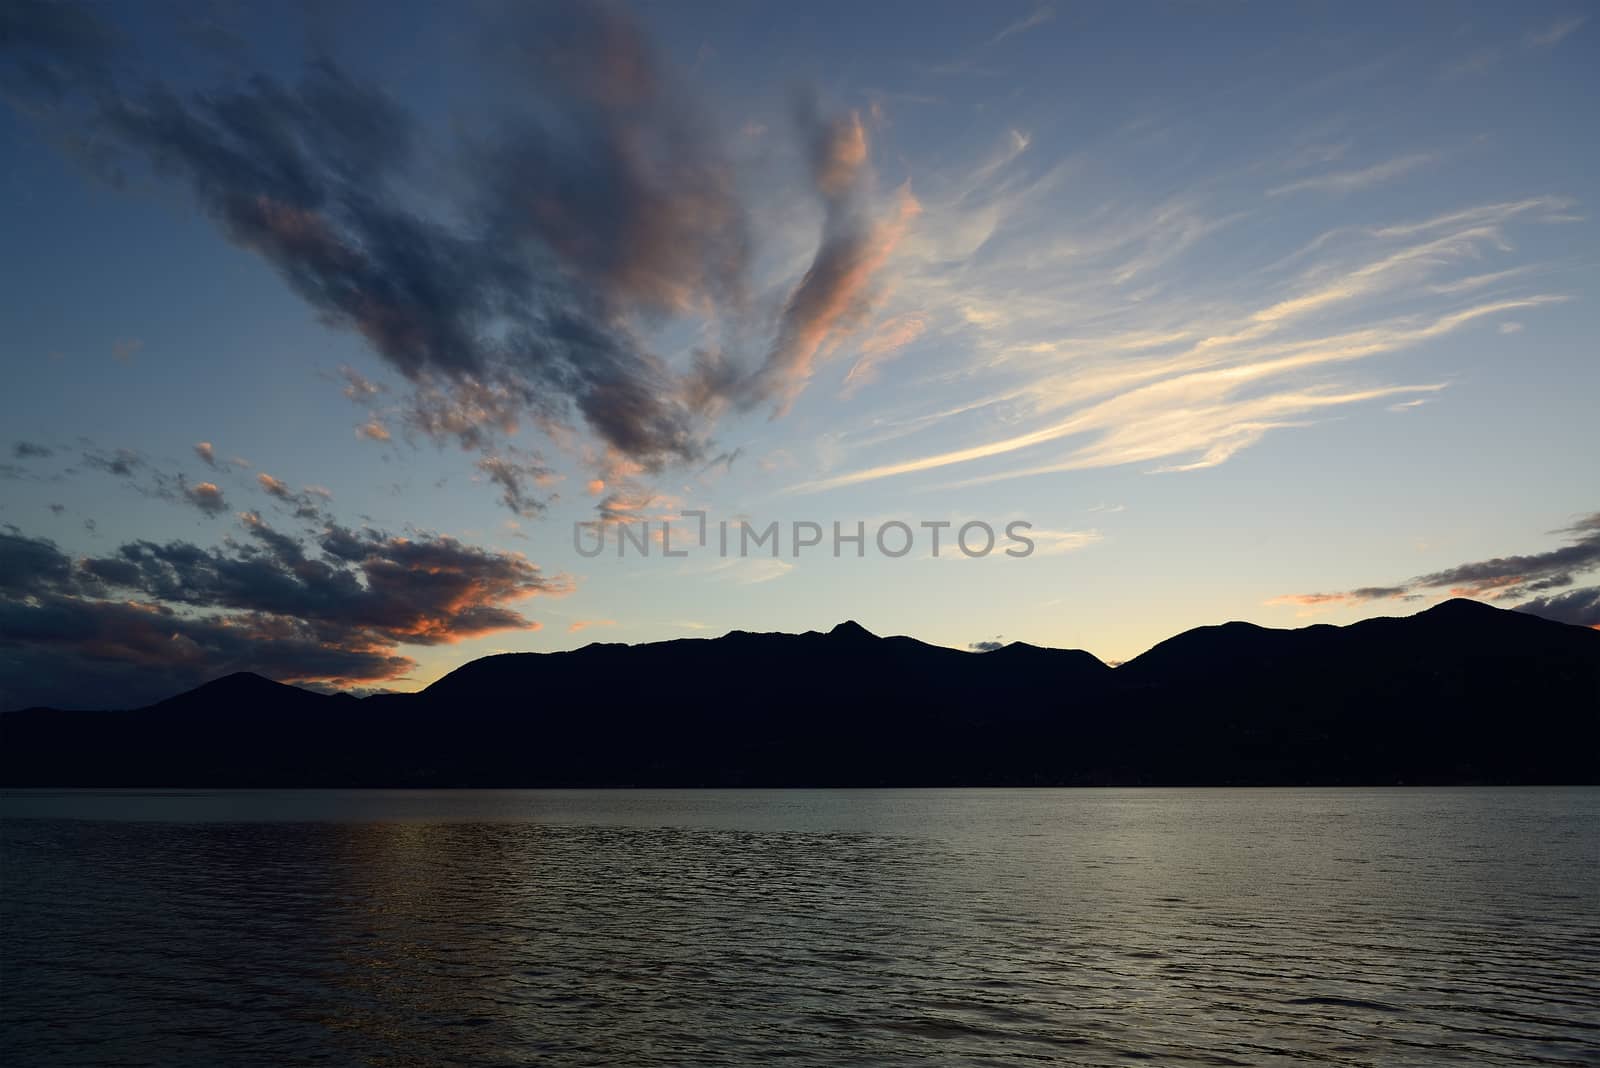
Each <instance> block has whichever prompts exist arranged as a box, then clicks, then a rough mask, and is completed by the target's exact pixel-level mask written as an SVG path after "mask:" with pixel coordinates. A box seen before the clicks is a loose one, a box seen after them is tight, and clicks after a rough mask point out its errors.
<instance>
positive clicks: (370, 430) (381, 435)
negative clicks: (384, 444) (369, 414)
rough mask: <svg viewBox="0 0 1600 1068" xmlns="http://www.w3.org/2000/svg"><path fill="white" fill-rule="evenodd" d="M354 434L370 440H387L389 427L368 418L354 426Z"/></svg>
mask: <svg viewBox="0 0 1600 1068" xmlns="http://www.w3.org/2000/svg"><path fill="white" fill-rule="evenodd" d="M356 434H357V435H359V436H360V437H363V438H367V439H369V440H371V441H388V440H389V429H388V427H386V426H384V425H383V424H382V423H380V422H378V421H377V420H376V419H373V420H369V421H368V422H365V423H362V424H361V425H360V426H358V427H356Z"/></svg>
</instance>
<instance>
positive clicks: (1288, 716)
mask: <svg viewBox="0 0 1600 1068" xmlns="http://www.w3.org/2000/svg"><path fill="white" fill-rule="evenodd" d="M0 782H3V783H4V784H6V785H10V786H23V785H32V786H73V785H81V786H189V785H193V786H630V785H641V786H642V785H654V786H700V785H708V786H745V785H762V786H767V785H770V786H777V785H853V786H867V785H957V784H972V785H979V784H996V785H999V784H1010V785H1034V784H1037V785H1050V784H1056V785H1101V784H1103V785H1118V784H1125V785H1138V784H1148V785H1159V784H1170V785H1207V784H1216V785H1222V784H1283V785H1295V784H1396V783H1595V782H1600V632H1596V631H1594V630H1590V629H1586V628H1581V627H1573V626H1568V625H1565V624H1561V623H1554V622H1551V621H1548V620H1544V619H1539V618H1537V617H1534V616H1530V615H1526V614H1522V613H1517V612H1509V611H1503V610H1500V609H1497V608H1493V607H1490V606H1488V605H1484V604H1480V603H1477V602H1473V601H1466V600H1454V601H1448V602H1445V603H1443V604H1440V605H1437V606H1435V607H1433V608H1430V609H1428V610H1427V611H1424V612H1420V613H1418V614H1416V615H1413V616H1410V617H1405V618H1381V619H1370V620H1365V621H1363V622H1360V623H1355V624H1351V625H1350V626H1346V627H1334V626H1327V625H1319V626H1311V627H1305V628H1301V629H1297V630H1277V629H1272V628H1267V627H1258V626H1254V625H1252V624H1248V623H1226V624H1223V625H1220V626H1213V627H1200V628H1198V629H1195V630H1191V631H1187V632H1185V633H1183V634H1179V635H1177V636H1176V637H1173V638H1170V639H1168V640H1167V641H1164V642H1162V643H1161V644H1159V645H1157V646H1155V647H1154V648H1152V649H1150V650H1149V651H1148V652H1146V653H1144V654H1143V655H1142V656H1139V657H1138V658H1136V659H1134V660H1131V661H1129V662H1127V663H1126V664H1123V665H1121V666H1120V667H1117V668H1115V669H1113V668H1111V667H1108V666H1107V665H1105V664H1103V663H1101V662H1100V661H1099V660H1097V659H1096V658H1094V657H1093V656H1091V655H1090V654H1088V653H1086V652H1083V651H1081V650H1067V649H1044V648H1039V647H1037V646H1031V645H1026V644H1023V643H1014V644H1012V645H1008V646H1005V647H1003V648H1001V649H998V650H995V651H993V652H987V653H971V652H963V651H958V650H954V649H947V648H942V647H939V646H932V645H928V644H925V643H923V642H920V641H917V640H915V639H913V638H905V637H878V636H876V635H874V634H872V633H871V632H869V631H868V630H867V629H866V628H864V627H862V626H861V625H860V624H858V623H856V622H854V621H847V622H844V623H841V624H839V625H838V626H837V627H834V628H833V629H832V630H831V631H828V632H827V633H820V632H816V631H810V632H807V633H805V634H762V633H750V632H746V631H734V632H732V633H729V634H727V635H724V636H723V637H721V638H712V639H698V638H697V639H678V640H674V641H665V642H657V643H652V644H647V645H632V646H630V645H620V644H606V643H597V644H593V645H589V646H585V647H584V648H581V649H576V650H573V651H570V652H560V653H511V654H505V655H500V656H490V657H484V658H483V659H480V660H475V661H472V662H471V663H468V664H465V665H463V666H462V667H460V668H459V669H457V670H456V671H453V672H451V673H450V674H448V675H446V676H445V677H444V678H442V679H440V680H439V681H437V682H435V683H434V684H433V685H432V686H429V687H428V688H427V689H425V690H423V691H421V692H420V693H416V694H383V695H377V696H373V697H367V698H363V699H357V698H355V697H352V696H350V695H348V694H339V695H332V696H329V695H325V694H320V693H315V692H312V691H309V690H304V689H300V688H297V687H294V686H286V685H282V684H280V683H276V682H273V681H271V680H269V679H265V678H262V677H261V676H259V675H253V674H249V673H241V674H235V675H229V676H227V677H225V678H221V679H217V680H215V681H214V682H210V683H207V684H206V685H204V686H201V687H199V688H198V689H195V690H191V691H189V692H187V693H184V694H179V695H177V696H176V697H172V698H169V699H168V700H166V701H162V702H160V703H158V704H155V705H151V706H149V707H147V708H141V709H135V710H132V711H121V712H103V711H102V712H66V711H60V710H56V709H44V708H34V709H24V710H21V711H16V712H9V713H6V714H4V715H0Z"/></svg>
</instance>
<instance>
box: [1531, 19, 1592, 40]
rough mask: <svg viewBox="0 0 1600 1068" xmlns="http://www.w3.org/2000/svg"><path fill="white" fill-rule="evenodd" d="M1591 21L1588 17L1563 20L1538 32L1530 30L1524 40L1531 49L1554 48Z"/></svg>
mask: <svg viewBox="0 0 1600 1068" xmlns="http://www.w3.org/2000/svg"><path fill="white" fill-rule="evenodd" d="M1588 21H1589V16H1588V15H1575V16H1573V17H1571V18H1566V19H1561V20H1559V21H1557V22H1553V23H1551V24H1549V25H1548V26H1545V27H1543V28H1541V29H1537V30H1529V31H1528V33H1527V36H1525V37H1524V38H1523V43H1524V44H1526V45H1527V46H1528V47H1529V48H1554V47H1555V46H1556V45H1558V44H1560V43H1561V42H1562V40H1564V39H1565V38H1566V37H1567V36H1568V35H1569V34H1571V33H1572V32H1573V31H1575V30H1577V29H1578V27H1580V26H1582V25H1583V24H1584V23H1585V22H1588Z"/></svg>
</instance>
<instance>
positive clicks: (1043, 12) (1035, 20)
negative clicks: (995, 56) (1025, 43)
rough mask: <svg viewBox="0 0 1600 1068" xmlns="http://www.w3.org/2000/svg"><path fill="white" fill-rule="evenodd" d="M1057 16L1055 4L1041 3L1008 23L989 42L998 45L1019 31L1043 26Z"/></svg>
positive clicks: (1022, 31)
mask: <svg viewBox="0 0 1600 1068" xmlns="http://www.w3.org/2000/svg"><path fill="white" fill-rule="evenodd" d="M1055 17H1056V9H1055V7H1054V6H1052V5H1050V4H1040V5H1039V6H1038V7H1036V8H1034V9H1033V11H1032V12H1030V13H1029V14H1027V15H1024V16H1023V17H1022V18H1020V19H1018V20H1017V21H1015V22H1013V23H1011V24H1009V25H1007V26H1006V27H1005V28H1004V29H1002V30H1001V31H1000V32H999V33H997V34H995V35H994V36H993V37H991V38H989V44H990V45H991V46H992V45H997V44H999V43H1000V42H1001V41H1004V40H1005V39H1006V38H1007V37H1012V36H1015V35H1016V34H1019V33H1026V32H1027V31H1029V30H1031V29H1034V28H1035V27H1038V26H1043V25H1044V24H1046V23H1047V22H1050V21H1051V20H1052V19H1054V18H1055Z"/></svg>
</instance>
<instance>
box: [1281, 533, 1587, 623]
mask: <svg viewBox="0 0 1600 1068" xmlns="http://www.w3.org/2000/svg"><path fill="white" fill-rule="evenodd" d="M1553 533H1556V534H1563V535H1566V536H1567V538H1568V543H1567V544H1566V545H1563V546H1561V547H1560V548H1557V549H1551V550H1547V551H1545V552H1541V553H1531V554H1526V555H1519V556H1497V557H1494V558H1492V559H1488V560H1478V561H1474V562H1472V563H1466V564H1458V565H1456V566H1455V567H1448V568H1444V569H1443V570H1440V571H1434V572H1430V573H1429V574H1426V575H1419V576H1417V577H1416V578H1413V579H1411V580H1409V581H1407V582H1404V583H1401V584H1399V585H1395V586H1366V587H1360V588H1357V589H1353V590H1348V591H1345V592H1342V593H1297V594H1288V595H1285V596H1283V597H1276V598H1273V599H1272V600H1270V601H1268V602H1267V603H1268V604H1269V605H1297V606H1300V607H1321V606H1326V605H1341V604H1343V605H1356V604H1364V603H1367V602H1369V601H1376V600H1417V599H1420V598H1422V597H1424V596H1439V595H1442V594H1448V595H1449V596H1452V597H1480V598H1487V599H1489V600H1513V599H1522V598H1529V599H1527V600H1525V601H1524V602H1523V603H1522V604H1518V605H1516V606H1515V607H1516V608H1517V609H1518V610H1520V611H1527V612H1532V613H1533V614H1535V615H1546V614H1548V615H1549V618H1552V619H1562V620H1563V621H1565V622H1571V621H1574V620H1573V619H1572V618H1568V617H1575V616H1581V615H1582V614H1583V612H1584V610H1585V608H1586V606H1588V605H1589V603H1590V601H1589V600H1587V599H1586V598H1585V596H1583V595H1584V594H1585V593H1587V592H1589V591H1584V590H1577V591H1571V593H1572V594H1573V596H1569V595H1568V594H1561V595H1559V596H1553V595H1550V594H1547V593H1546V592H1545V591H1548V590H1556V589H1563V588H1564V587H1567V586H1571V585H1573V583H1574V582H1575V581H1576V577H1577V576H1578V575H1582V574H1586V573H1588V572H1591V571H1596V570H1600V512H1596V513H1595V514H1593V515H1589V516H1586V517H1584V518H1582V519H1580V520H1578V521H1577V522H1576V523H1574V524H1572V525H1571V526H1569V527H1565V528H1563V529H1561V530H1557V531H1554V532H1553ZM1535 594H1537V595H1538V596H1533V595H1535ZM1584 625H1585V626H1588V625H1591V624H1584Z"/></svg>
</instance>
